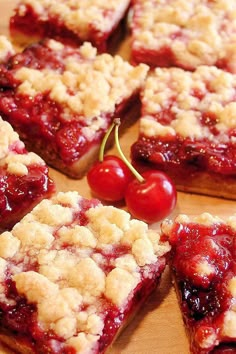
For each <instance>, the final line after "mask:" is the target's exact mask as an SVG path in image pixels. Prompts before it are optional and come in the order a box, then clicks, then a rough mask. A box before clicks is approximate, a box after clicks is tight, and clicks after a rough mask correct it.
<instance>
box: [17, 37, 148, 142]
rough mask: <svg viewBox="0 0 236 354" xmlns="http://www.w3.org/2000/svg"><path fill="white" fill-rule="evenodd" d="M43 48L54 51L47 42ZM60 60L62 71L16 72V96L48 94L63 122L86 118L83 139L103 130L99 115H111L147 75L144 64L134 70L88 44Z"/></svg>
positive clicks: (52, 44)
mask: <svg viewBox="0 0 236 354" xmlns="http://www.w3.org/2000/svg"><path fill="white" fill-rule="evenodd" d="M47 45H48V46H53V48H54V47H55V46H57V43H56V42H55V41H54V40H49V41H48V42H47ZM63 48H64V46H62V45H61V44H60V45H59V47H58V48H57V49H56V51H61V52H63ZM58 55H59V54H58ZM61 60H62V61H63V65H64V69H63V70H52V69H50V68H47V67H46V68H43V69H40V70H37V69H33V68H27V67H21V68H19V69H17V70H16V72H15V78H16V79H17V80H19V86H18V87H17V93H18V94H23V95H28V96H31V97H35V96H36V95H37V94H40V93H43V94H46V93H49V97H50V98H51V99H52V100H53V101H55V102H57V103H59V104H60V105H61V106H62V108H63V119H64V120H65V121H70V120H71V119H72V118H73V119H78V120H80V119H82V118H81V117H86V119H87V120H88V121H89V124H88V127H84V128H83V129H82V131H83V133H84V134H85V136H86V137H87V138H90V137H91V136H93V135H94V133H95V132H96V131H97V130H98V129H100V128H104V124H105V123H104V118H103V116H102V114H103V113H104V112H106V113H113V112H114V110H115V107H116V105H118V104H119V103H121V102H122V100H124V99H125V98H128V97H130V95H131V94H134V93H136V92H137V91H138V90H139V89H140V87H141V86H142V84H143V82H144V79H145V78H146V75H147V72H148V67H147V66H146V65H145V64H140V65H138V66H136V67H134V66H132V65H130V64H129V63H128V62H126V61H124V60H123V59H122V58H121V57H120V56H118V55H116V56H114V57H113V56H111V55H109V54H100V55H97V54H96V49H95V48H93V47H92V46H91V44H89V43H85V44H83V46H81V47H80V49H78V50H76V49H75V51H74V52H73V51H72V53H71V54H68V55H66V56H65V57H64V58H63V56H62V57H61ZM94 83H96V85H95V84H94ZM94 117H96V119H94Z"/></svg>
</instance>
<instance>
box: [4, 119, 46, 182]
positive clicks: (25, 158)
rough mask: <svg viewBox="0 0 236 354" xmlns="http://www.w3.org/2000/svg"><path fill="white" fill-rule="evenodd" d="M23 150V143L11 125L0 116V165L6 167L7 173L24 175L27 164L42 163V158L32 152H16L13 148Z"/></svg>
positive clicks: (26, 172) (26, 171)
mask: <svg viewBox="0 0 236 354" xmlns="http://www.w3.org/2000/svg"><path fill="white" fill-rule="evenodd" d="M16 147H17V148H18V149H19V150H21V151H24V144H23V142H22V141H21V140H20V139H19V136H18V134H17V133H16V132H15V131H14V130H13V128H12V127H11V125H10V124H9V123H7V122H5V121H3V120H2V119H1V118H0V167H4V168H6V170H7V172H8V173H9V174H14V175H17V176H25V175H27V174H28V166H30V165H42V164H44V162H43V160H42V159H41V158H40V157H39V156H38V155H36V154H35V153H33V152H26V151H24V153H17V152H15V151H14V150H13V149H14V148H16Z"/></svg>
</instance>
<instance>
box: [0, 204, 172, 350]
mask: <svg viewBox="0 0 236 354" xmlns="http://www.w3.org/2000/svg"><path fill="white" fill-rule="evenodd" d="M98 204H100V202H98V201H97V200H95V199H93V200H86V199H84V200H83V201H82V202H81V210H80V211H79V212H78V213H76V214H75V215H74V222H76V223H78V224H80V225H83V226H86V225H87V223H88V219H87V217H86V214H85V212H86V211H87V210H88V209H89V208H91V207H95V206H96V205H98ZM127 248H128V246H119V245H118V246H115V247H114V248H109V249H106V251H105V252H103V251H102V250H100V249H97V250H96V253H99V252H100V253H101V254H103V256H105V257H106V262H104V268H103V271H104V272H105V273H108V272H109V271H111V270H112V269H113V268H114V259H116V258H117V255H119V256H122V255H124V254H127ZM63 249H70V250H71V251H73V250H72V249H71V245H67V244H64V245H63ZM26 256H27V255H26ZM28 258H29V263H28V264H27V266H26V269H24V271H29V270H34V271H37V269H38V266H39V265H38V264H37V263H35V261H32V258H31V257H28ZM165 265H166V259H165V257H164V256H163V257H159V258H158V261H157V262H156V263H154V264H152V265H150V266H149V267H148V268H149V271H148V272H147V269H146V267H143V269H141V270H140V277H141V281H140V282H139V284H138V285H137V287H136V288H135V289H134V292H133V294H132V295H131V296H130V298H129V299H128V301H127V303H126V306H125V307H123V308H122V309H120V308H118V307H116V306H114V305H113V304H112V303H111V302H110V301H108V300H107V299H106V298H105V297H101V299H99V307H98V310H99V311H102V314H103V319H104V329H103V333H102V334H101V336H100V338H99V342H98V349H97V351H95V352H93V354H102V353H104V352H105V350H106V349H107V347H108V346H109V345H110V344H111V343H112V341H113V340H114V338H115V336H116V335H117V333H118V331H119V330H120V328H121V327H122V326H123V325H125V324H126V321H127V320H128V319H129V316H130V315H132V314H133V313H135V312H136V311H137V310H138V309H139V308H140V306H141V305H143V303H144V302H145V301H146V299H147V297H148V296H149V295H150V294H151V292H153V291H154V290H155V288H156V286H157V285H158V282H159V279H160V276H161V274H162V272H163V270H164V268H165ZM6 285H7V292H6V293H7V298H8V299H9V302H8V303H6V302H1V301H0V328H1V330H2V331H3V332H4V333H6V334H7V335H9V336H13V337H14V336H15V338H16V339H17V340H18V341H20V342H21V343H22V344H24V345H25V346H26V347H28V348H30V350H31V352H32V353H35V354H49V353H50V354H62V353H63V354H76V351H75V349H74V348H72V347H69V346H66V345H65V343H64V340H63V338H60V337H58V336H57V335H55V333H54V332H53V331H52V330H50V331H46V332H45V331H43V330H42V328H41V327H40V325H39V323H38V322H37V309H36V307H35V306H34V305H33V304H29V303H27V301H26V300H25V298H24V297H22V296H20V295H19V294H18V293H17V290H16V287H15V284H14V282H13V281H12V280H11V274H8V280H7V284H6ZM10 300H14V303H13V302H12V301H10ZM84 306H85V308H84V309H86V304H84ZM82 310H83V309H82Z"/></svg>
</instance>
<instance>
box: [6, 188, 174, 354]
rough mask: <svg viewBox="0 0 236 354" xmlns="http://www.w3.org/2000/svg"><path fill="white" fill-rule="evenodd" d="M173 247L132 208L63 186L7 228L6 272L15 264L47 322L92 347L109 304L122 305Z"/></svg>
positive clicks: (21, 284)
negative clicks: (127, 209) (104, 203)
mask: <svg viewBox="0 0 236 354" xmlns="http://www.w3.org/2000/svg"><path fill="white" fill-rule="evenodd" d="M84 205H86V209H85V208H84ZM85 220H86V221H85ZM139 226H140V232H139ZM113 235H114V236H113ZM155 235H156V238H155ZM126 236H127V241H126V240H125V237H126ZM158 245H159V247H158ZM119 247H120V250H121V251H119V252H116V250H117V249H119ZM169 250H170V246H169V244H168V243H162V242H160V235H159V233H158V232H156V231H154V230H149V229H148V227H147V225H146V224H144V223H143V222H141V221H138V220H130V215H129V214H128V213H127V212H125V211H123V210H120V209H116V208H114V207H112V206H102V205H101V204H100V203H99V202H98V201H97V202H95V201H91V202H90V204H88V201H86V203H85V204H84V199H83V198H82V197H81V196H80V195H79V194H78V193H77V192H67V193H62V192H61V193H58V194H57V195H55V196H53V197H52V198H51V199H50V200H48V199H46V200H44V201H42V202H41V203H40V204H38V205H37V206H36V207H35V208H34V209H33V210H32V212H31V213H30V214H28V215H26V216H25V217H24V218H23V219H22V221H21V222H20V223H18V224H16V225H15V227H14V228H13V229H12V231H11V232H5V233H4V234H2V235H1V237H0V257H1V258H0V270H1V272H0V274H1V276H2V277H4V269H5V267H6V263H7V266H8V273H9V274H11V275H12V279H13V280H14V282H15V284H16V289H17V291H18V293H19V294H21V295H23V296H25V297H26V299H27V301H28V302H29V303H34V304H35V305H36V306H37V313H38V320H39V323H40V326H41V327H42V328H43V329H44V330H53V331H55V333H56V334H57V335H59V336H60V337H62V338H64V340H65V341H66V343H67V344H68V345H72V344H73V346H74V347H75V348H77V349H78V348H79V349H81V348H82V349H81V350H84V348H93V347H94V346H95V345H96V341H97V340H98V338H99V335H101V333H102V330H103V326H104V321H103V319H104V313H103V311H102V308H103V307H102V303H103V302H104V301H107V302H108V304H109V303H113V305H114V306H117V307H118V308H120V310H121V311H122V309H124V307H125V305H126V302H127V301H128V300H129V299H130V297H132V291H133V290H134V288H135V287H136V286H137V285H138V283H139V282H140V281H141V279H142V277H143V276H144V275H143V273H142V267H143V266H144V267H148V265H149V264H156V262H157V261H158V257H160V256H162V255H164V254H165V253H166V252H168V251H169ZM106 254H107V256H106ZM5 262H6V263H5ZM145 269H146V268H145ZM146 271H147V269H146V270H145V272H146ZM151 271H152V270H150V272H151ZM147 276H148V275H147ZM149 276H150V274H149ZM1 296H2V297H3V298H4V297H5V296H6V295H5V293H4V288H3V293H2V294H1ZM82 332H84V333H82Z"/></svg>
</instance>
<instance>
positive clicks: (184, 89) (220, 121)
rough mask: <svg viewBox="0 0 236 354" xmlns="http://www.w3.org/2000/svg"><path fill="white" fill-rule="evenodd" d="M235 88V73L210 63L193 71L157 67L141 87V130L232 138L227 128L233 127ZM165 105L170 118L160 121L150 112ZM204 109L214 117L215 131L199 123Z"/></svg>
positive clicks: (152, 133)
mask: <svg viewBox="0 0 236 354" xmlns="http://www.w3.org/2000/svg"><path fill="white" fill-rule="evenodd" d="M235 91H236V75H234V74H231V73H229V72H226V71H223V70H220V69H217V68H216V67H213V66H212V67H207V66H200V67H198V68H197V69H196V70H195V71H194V72H187V71H183V70H182V69H178V68H170V69H160V68H157V69H156V70H155V72H154V73H153V74H152V75H149V77H148V79H147V81H146V83H145V87H144V92H143V98H142V102H143V117H142V119H141V128H140V129H141V133H143V134H144V135H146V136H148V137H153V136H154V137H155V136H161V137H163V136H175V135H179V136H181V137H183V138H186V137H189V138H191V139H202V138H207V139H209V140H211V141H221V142H227V141H228V140H229V139H231V140H232V141H233V142H235V138H234V137H233V136H232V137H230V138H229V137H228V131H229V130H230V129H234V128H235V127H236V119H235V116H236V104H235V102H234V97H235ZM166 109H168V111H169V115H170V116H172V117H173V118H172V120H171V121H170V123H169V124H162V123H160V122H158V120H157V119H155V118H154V116H155V115H158V114H159V113H160V112H162V111H165V110H166ZM204 113H207V114H208V115H211V114H212V116H214V117H215V128H216V131H217V134H213V133H212V131H211V129H210V128H211V127H210V125H207V124H202V123H201V118H202V115H203V114H204Z"/></svg>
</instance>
